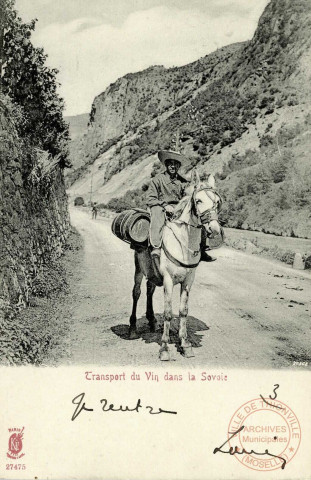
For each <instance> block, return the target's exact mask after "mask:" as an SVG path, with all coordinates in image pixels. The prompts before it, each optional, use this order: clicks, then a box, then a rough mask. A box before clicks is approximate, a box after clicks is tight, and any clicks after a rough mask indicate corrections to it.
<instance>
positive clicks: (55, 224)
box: [0, 96, 69, 312]
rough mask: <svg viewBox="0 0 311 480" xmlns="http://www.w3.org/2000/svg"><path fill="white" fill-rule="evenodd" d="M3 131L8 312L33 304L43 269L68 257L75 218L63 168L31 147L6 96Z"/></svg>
mask: <svg viewBox="0 0 311 480" xmlns="http://www.w3.org/2000/svg"><path fill="white" fill-rule="evenodd" d="M14 108H16V107H14ZM0 132H1V138H0V145H1V163H0V224H1V230H0V312H3V311H5V307H6V306H7V305H12V306H19V305H26V304H27V303H28V300H29V295H30V293H31V292H32V289H33V286H34V283H35V282H36V279H37V278H38V276H40V274H41V272H42V269H43V267H44V266H46V265H48V263H49V261H51V260H53V259H55V258H57V257H59V256H60V255H61V253H62V249H63V246H64V243H65V241H66V235H67V228H68V225H69V218H68V213H67V196H66V192H65V188H64V179H63V173H62V170H61V169H60V167H59V166H58V164H57V163H56V164H54V165H53V164H51V162H49V164H48V165H49V167H48V168H47V163H46V161H45V160H46V157H45V154H44V152H42V151H40V150H33V149H30V148H28V149H27V145H25V143H23V142H22V140H21V139H20V138H19V136H18V133H17V130H16V113H15V112H14V109H13V107H12V105H11V104H10V102H9V100H8V99H7V98H6V97H4V96H0ZM51 165H53V166H52V167H51Z"/></svg>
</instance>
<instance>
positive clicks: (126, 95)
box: [68, 0, 311, 235]
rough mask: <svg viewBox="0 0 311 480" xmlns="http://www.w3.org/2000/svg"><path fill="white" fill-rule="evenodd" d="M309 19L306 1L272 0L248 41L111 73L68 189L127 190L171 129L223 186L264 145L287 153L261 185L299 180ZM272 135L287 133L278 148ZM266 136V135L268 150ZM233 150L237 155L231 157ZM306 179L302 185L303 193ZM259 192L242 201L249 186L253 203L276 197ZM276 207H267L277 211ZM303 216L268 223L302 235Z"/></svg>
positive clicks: (95, 194)
mask: <svg viewBox="0 0 311 480" xmlns="http://www.w3.org/2000/svg"><path fill="white" fill-rule="evenodd" d="M310 27H311V2H310V1H309V0H272V1H271V2H270V3H269V4H268V6H267V7H266V9H265V11H264V12H263V14H262V16H261V18H260V20H259V24H258V28H257V30H256V32H255V35H254V37H253V39H251V40H250V41H249V42H245V43H242V44H236V45H231V46H228V47H225V48H222V49H220V50H218V51H217V52H214V53H213V54H211V55H208V56H207V57H204V58H203V59H200V60H198V61H197V62H194V63H192V64H190V65H186V66H184V67H180V68H174V69H164V68H163V67H151V68H149V69H147V70H145V71H143V72H139V73H137V74H130V75H126V76H125V77H123V78H121V79H119V80H118V81H117V82H116V83H115V84H113V85H111V86H110V87H109V88H108V89H107V90H106V91H105V92H103V93H102V94H101V95H99V96H98V97H97V98H96V99H95V100H94V103H93V107H92V111H91V114H90V124H89V128H88V130H87V131H86V132H85V133H84V134H83V135H82V137H80V138H79V139H77V140H76V141H74V142H73V144H72V150H71V152H72V154H71V156H72V161H73V162H75V161H76V160H78V162H80V163H79V167H80V168H78V169H77V170H76V171H74V172H73V173H71V174H70V176H69V178H68V183H69V184H71V187H70V193H71V194H72V195H77V194H79V195H84V196H86V197H87V198H89V195H90V189H91V188H90V187H91V185H92V199H96V200H97V201H98V202H103V203H108V202H109V200H110V199H111V197H124V194H125V192H126V191H127V190H135V189H138V190H139V189H140V188H141V187H142V186H144V184H145V183H146V181H147V179H148V177H149V178H150V174H151V173H152V171H155V169H156V168H157V166H156V165H157V164H156V152H157V150H158V149H163V148H168V147H170V146H172V145H173V144H174V137H175V135H176V132H177V130H179V132H180V136H181V143H182V150H183V152H184V153H185V154H186V155H187V156H188V157H189V158H190V159H191V164H192V166H194V165H196V166H197V168H198V170H199V172H200V173H201V174H203V175H206V173H208V172H212V173H214V174H218V175H219V176H220V179H219V184H220V189H222V188H223V189H224V191H225V193H227V194H228V195H229V192H231V193H232V191H233V190H234V188H235V187H236V186H237V177H238V176H239V175H241V174H242V172H244V173H243V175H245V176H247V175H249V173H250V172H251V171H252V169H254V170H253V171H254V172H255V171H256V169H257V168H258V165H259V164H260V163H264V162H265V161H266V159H267V155H270V154H271V156H272V157H273V158H275V161H281V163H282V162H284V164H285V163H286V160H285V158H283V157H284V152H286V155H287V157H288V156H290V157H291V163H290V168H286V172H287V173H286V175H285V177H284V178H283V180H282V181H280V182H279V181H277V182H274V180H273V178H274V177H273V175H272V176H270V177H269V175H268V177H269V178H268V180H267V192H268V191H270V190H269V189H270V187H271V189H272V190H273V191H274V190H277V189H279V190H280V189H281V187H283V188H284V189H285V188H289V187H288V184H287V183H286V182H289V184H293V182H294V183H295V185H297V182H298V184H299V182H301V179H302V178H304V177H305V176H306V175H307V163H308V162H307V159H306V158H303V157H301V152H302V150H303V149H302V148H301V145H302V144H304V142H307V141H308V133H307V132H308V129H309V116H308V115H309V113H310V103H309V100H310V93H311V91H310V90H311V88H310V85H311V83H310V81H311V67H310V65H311V62H310V59H311V58H310V56H311V35H310V30H311V28H310ZM288 131H290V132H291V133H290V134H289V133H288ZM293 132H296V133H297V135H298V137H299V138H298V137H297V139H296V140H295V138H296V137H295V133H293ZM287 135H289V136H290V137H291V140H290V141H289V140H286V138H287ZM267 137H268V139H267ZM280 137H282V138H283V140H284V139H285V140H284V142H285V143H284V144H282V146H281V147H280V142H279V138H280ZM265 142H268V143H270V144H271V145H270V147H269V148H270V150H271V152H270V150H269V148H268V149H265ZM298 144H299V145H300V147H298ZM249 152H253V153H254V155H253V157H252V154H250V153H249ZM256 152H257V153H256ZM275 152H276V156H275ZM258 154H259V155H258ZM237 156H238V157H239V158H240V163H239V164H237V162H236V161H234V159H235V158H236V157H237ZM250 157H252V159H251V160H250ZM278 157H279V158H278ZM230 162H231V167H232V168H231V175H227V176H226V175H224V174H222V172H223V170H224V169H225V168H226V166H227V165H228V164H229V163H230ZM251 163H253V165H250V164H251ZM81 165H82V166H81ZM286 165H287V166H289V164H286ZM237 171H239V173H237ZM293 172H296V173H297V172H298V173H299V174H297V175H296V174H295V175H294V174H293ZM221 182H224V183H223V186H222V183H221ZM230 182H231V183H230ZM284 182H285V183H284ZM144 188H146V187H144ZM308 188H309V187H308V186H306V185H305V186H304V189H305V191H306V192H307V191H308ZM298 189H299V187H298ZM267 192H260V193H259V192H246V193H245V195H244V203H245V204H246V205H247V204H248V203H249V204H251V201H253V199H252V195H255V197H256V201H255V203H256V202H257V203H258V202H259V203H261V202H263V204H265V202H266V201H269V202H271V201H272V199H273V198H274V197H273V196H272V197H271V198H270V197H269V195H268V196H265V195H266V194H267ZM135 195H136V194H135ZM138 196H139V195H136V197H138ZM132 197H133V196H132ZM132 197H131V198H132ZM309 201H310V199H309V197H308V195H307V193H306V199H305V201H304V202H302V204H301V205H296V206H295V209H292V214H290V212H289V211H291V207H289V211H287V212H286V214H287V217H288V218H292V220H291V221H293V222H294V219H295V218H296V219H297V215H296V214H295V213H293V212H296V209H298V210H299V209H302V210H306V211H307V209H308V208H309V206H310V203H309ZM131 202H132V200H131ZM131 202H130V203H129V205H131V204H133V202H134V201H133V202H132V203H131ZM279 203H280V205H283V207H284V203H282V202H279ZM283 207H280V208H279V210H277V209H276V210H275V211H274V214H275V215H276V216H278V215H282V214H284V209H283ZM299 211H300V210H299ZM248 215H250V216H251V217H252V219H251V220H250V219H248ZM260 215H262V212H261V211H260V209H259V210H258V211H257V216H256V215H255V217H256V218H253V217H254V215H253V213H252V214H251V213H250V209H249V213H248V214H247V213H246V212H244V216H243V221H240V220H237V219H236V218H234V217H230V218H229V217H227V219H226V221H227V222H228V224H230V222H231V223H233V224H234V225H235V226H240V227H241V226H242V225H244V226H247V225H255V226H256V225H259V224H260V223H261V217H260ZM307 218H308V217H307V216H306V215H303V220H301V221H302V222H304V223H305V221H307V224H308V225H307V226H304V228H302V229H301V228H300V227H299V226H298V225H297V221H296V224H295V225H291V224H290V223H291V221H290V222H289V225H287V226H286V229H285V231H284V230H283V227H281V226H280V225H279V227H278V225H277V222H275V223H276V226H275V227H274V228H275V231H276V232H277V233H285V234H288V233H290V232H296V234H298V233H297V232H300V233H299V235H309V234H308V233H307V231H306V230H308V229H309V230H310V225H309V223H308V222H309V220H307ZM248 220H249V221H248ZM269 221H270V222H271V219H270V220H269ZM266 222H268V220H266ZM294 223H295V222H294ZM265 227H267V225H265ZM259 228H261V229H262V228H264V227H263V225H261V226H260V227H259ZM278 229H279V230H278ZM302 232H303V233H302ZM310 235H311V232H310Z"/></svg>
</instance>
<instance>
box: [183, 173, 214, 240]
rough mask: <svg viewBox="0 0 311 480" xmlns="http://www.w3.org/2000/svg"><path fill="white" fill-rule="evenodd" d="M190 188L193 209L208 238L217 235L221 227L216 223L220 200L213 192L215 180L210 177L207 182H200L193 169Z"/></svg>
mask: <svg viewBox="0 0 311 480" xmlns="http://www.w3.org/2000/svg"><path fill="white" fill-rule="evenodd" d="M191 187H192V202H193V208H194V212H195V214H196V216H197V217H198V219H199V222H200V223H201V225H202V226H203V227H204V228H205V230H206V232H207V235H208V236H209V237H211V238H212V237H213V236H215V235H219V234H220V232H221V227H220V224H219V222H218V212H219V210H220V209H221V204H222V200H221V197H220V195H219V194H218V193H217V192H216V190H215V178H214V177H213V175H210V176H209V177H208V179H207V181H205V182H201V180H200V177H199V174H198V172H197V171H196V169H194V170H193V172H192V177H191V182H190V187H189V188H191Z"/></svg>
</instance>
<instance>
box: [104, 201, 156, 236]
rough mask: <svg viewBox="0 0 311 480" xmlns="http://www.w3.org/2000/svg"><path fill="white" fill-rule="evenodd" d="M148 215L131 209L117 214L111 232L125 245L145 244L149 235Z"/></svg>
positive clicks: (143, 211)
mask: <svg viewBox="0 0 311 480" xmlns="http://www.w3.org/2000/svg"><path fill="white" fill-rule="evenodd" d="M149 225H150V215H149V213H148V212H146V211H145V210H140V209H138V208H137V209H131V210H124V211H123V212H121V213H119V214H118V215H117V216H116V217H115V218H114V220H113V222H112V225H111V230H112V233H113V234H114V235H116V236H117V237H118V238H120V240H123V241H124V242H127V243H133V242H134V243H138V244H146V243H147V240H148V235H149Z"/></svg>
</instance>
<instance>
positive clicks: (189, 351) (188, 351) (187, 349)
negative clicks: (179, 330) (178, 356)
mask: <svg viewBox="0 0 311 480" xmlns="http://www.w3.org/2000/svg"><path fill="white" fill-rule="evenodd" d="M181 352H182V354H183V356H184V357H186V358H192V357H194V353H193V350H192V347H191V346H190V347H181Z"/></svg>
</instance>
